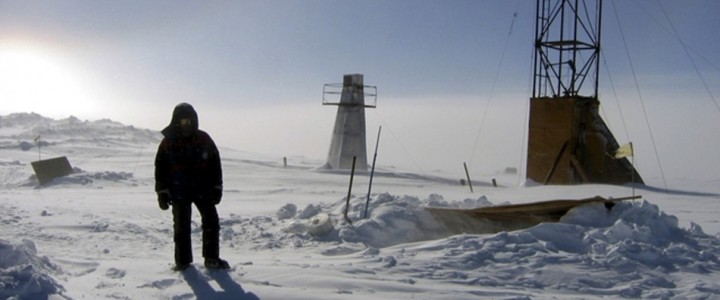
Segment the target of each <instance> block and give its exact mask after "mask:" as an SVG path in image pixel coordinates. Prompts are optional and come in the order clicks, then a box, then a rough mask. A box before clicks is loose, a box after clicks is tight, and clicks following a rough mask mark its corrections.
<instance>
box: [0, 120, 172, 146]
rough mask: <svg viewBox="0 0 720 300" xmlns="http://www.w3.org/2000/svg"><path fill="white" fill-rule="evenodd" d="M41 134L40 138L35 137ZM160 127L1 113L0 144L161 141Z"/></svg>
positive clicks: (32, 144) (109, 143)
mask: <svg viewBox="0 0 720 300" xmlns="http://www.w3.org/2000/svg"><path fill="white" fill-rule="evenodd" d="M38 137H39V141H36V138H38ZM160 138H161V135H160V133H159V132H157V131H152V130H148V129H140V128H136V127H134V126H131V125H124V124H122V123H119V122H115V121H112V120H108V119H102V120H96V121H88V120H85V121H82V120H80V119H78V118H76V117H72V116H71V117H68V118H65V119H61V120H55V119H51V118H47V117H43V116H41V115H39V114H36V113H13V114H9V115H7V116H0V148H9V147H16V146H17V147H22V148H23V150H28V149H29V148H32V147H33V146H35V144H36V143H38V142H39V143H40V145H41V146H43V145H50V144H62V143H78V142H93V143H96V144H99V145H102V144H108V145H112V144H146V143H158V142H159V141H160Z"/></svg>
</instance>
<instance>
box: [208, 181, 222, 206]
mask: <svg viewBox="0 0 720 300" xmlns="http://www.w3.org/2000/svg"><path fill="white" fill-rule="evenodd" d="M222 191H223V187H222V185H216V186H215V187H214V188H213V189H212V191H211V196H210V197H211V198H210V200H211V201H212V203H213V204H215V205H218V204H220V200H221V199H222Z"/></svg>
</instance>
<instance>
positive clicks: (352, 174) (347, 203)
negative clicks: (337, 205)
mask: <svg viewBox="0 0 720 300" xmlns="http://www.w3.org/2000/svg"><path fill="white" fill-rule="evenodd" d="M356 160H357V156H353V160H352V169H351V170H350V186H349V187H348V194H347V200H345V221H347V222H348V223H349V224H350V225H352V221H351V220H350V218H348V216H347V215H348V210H349V209H350V195H351V194H352V184H353V177H354V176H355V161H356Z"/></svg>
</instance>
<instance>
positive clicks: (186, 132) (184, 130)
mask: <svg viewBox="0 0 720 300" xmlns="http://www.w3.org/2000/svg"><path fill="white" fill-rule="evenodd" d="M193 131H194V127H193V123H192V119H190V118H182V119H180V134H182V135H183V136H185V137H188V136H191V135H192V134H193Z"/></svg>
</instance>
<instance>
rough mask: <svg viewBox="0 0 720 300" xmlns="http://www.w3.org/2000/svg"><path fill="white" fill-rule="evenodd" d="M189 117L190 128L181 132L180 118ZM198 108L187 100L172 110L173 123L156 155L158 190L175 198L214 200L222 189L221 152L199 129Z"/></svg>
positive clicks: (164, 134)
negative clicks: (218, 190)
mask: <svg viewBox="0 0 720 300" xmlns="http://www.w3.org/2000/svg"><path fill="white" fill-rule="evenodd" d="M182 119H190V121H191V122H192V123H191V125H192V127H191V131H190V132H189V133H188V132H186V133H184V134H183V132H182V131H181V127H180V121H181V120H182ZM198 128H199V125H198V116H197V113H196V112H195V109H194V108H193V107H192V106H191V105H190V104H187V103H180V104H178V105H177V106H176V107H175V109H174V110H173V115H172V120H171V121H170V125H168V126H167V127H165V129H163V130H162V134H163V136H164V138H163V140H162V142H160V146H159V147H158V152H157V156H156V157H155V191H156V192H158V193H161V192H169V193H170V197H171V199H172V201H183V200H185V199H187V200H189V201H194V200H198V199H199V200H201V201H214V200H215V199H211V198H212V197H215V195H216V194H217V189H220V190H222V184H223V182H222V167H221V164H220V154H219V152H218V149H217V147H216V146H215V142H213V140H212V138H210V136H209V135H208V134H207V133H206V132H204V131H202V130H199V129H198Z"/></svg>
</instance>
